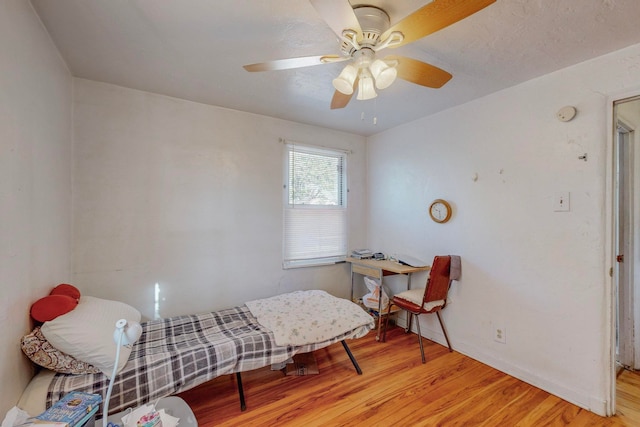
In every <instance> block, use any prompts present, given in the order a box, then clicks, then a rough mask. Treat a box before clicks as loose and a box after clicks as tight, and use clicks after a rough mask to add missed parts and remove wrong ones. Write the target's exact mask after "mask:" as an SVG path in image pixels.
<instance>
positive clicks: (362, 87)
mask: <svg viewBox="0 0 640 427" xmlns="http://www.w3.org/2000/svg"><path fill="white" fill-rule="evenodd" d="M376 96H378V94H377V93H376V90H375V88H374V86H373V78H372V77H371V76H361V77H360V80H359V81H358V96H357V97H356V99H358V100H359V101H366V100H367V99H373V98H375V97H376Z"/></svg>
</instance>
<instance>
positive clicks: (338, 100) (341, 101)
mask: <svg viewBox="0 0 640 427" xmlns="http://www.w3.org/2000/svg"><path fill="white" fill-rule="evenodd" d="M359 81H360V79H359V78H356V80H355V81H354V82H353V92H352V93H351V95H345V94H344V93H342V92H340V91H338V90H336V91H335V92H334V94H333V98H332V99H331V109H332V110H335V109H337V108H344V107H346V106H347V104H348V103H349V101H351V98H352V97H353V94H354V93H356V89H357V88H358V82H359Z"/></svg>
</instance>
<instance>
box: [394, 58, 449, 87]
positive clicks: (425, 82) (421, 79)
mask: <svg viewBox="0 0 640 427" xmlns="http://www.w3.org/2000/svg"><path fill="white" fill-rule="evenodd" d="M384 59H385V60H394V61H398V65H397V66H396V70H397V71H398V77H400V78H401V79H403V80H406V81H408V82H411V83H415V84H417V85H420V86H426V87H431V88H434V89H438V88H441V87H442V86H444V84H445V83H447V82H448V81H449V80H451V77H453V76H452V75H451V74H450V73H448V72H446V71H445V70H443V69H441V68H438V67H436V66H434V65H430V64H427V63H426V62H422V61H418V60H417V59H412V58H407V57H405V56H396V55H390V56H387V57H385V58H384Z"/></svg>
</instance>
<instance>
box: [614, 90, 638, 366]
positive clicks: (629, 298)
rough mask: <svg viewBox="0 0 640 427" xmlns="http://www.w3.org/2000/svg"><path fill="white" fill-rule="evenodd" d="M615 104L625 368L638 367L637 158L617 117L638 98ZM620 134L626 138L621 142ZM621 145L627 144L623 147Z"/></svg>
mask: <svg viewBox="0 0 640 427" xmlns="http://www.w3.org/2000/svg"><path fill="white" fill-rule="evenodd" d="M621 101H622V102H617V103H614V120H615V123H614V125H615V128H614V148H613V152H614V165H616V166H614V176H616V177H617V176H618V175H619V173H616V172H618V171H619V170H620V169H621V170H622V183H621V184H620V185H619V186H618V185H616V180H615V179H614V194H613V197H614V201H613V211H614V214H613V221H614V236H613V238H614V252H615V253H614V255H615V256H616V258H617V256H618V255H619V254H623V256H624V257H625V258H624V260H623V261H622V262H618V261H617V259H616V260H615V262H614V264H613V271H614V273H613V286H614V291H615V301H614V303H615V304H616V350H617V351H616V353H617V354H616V362H617V363H618V366H617V369H619V367H620V366H619V364H622V367H624V368H632V369H633V367H634V366H635V354H634V351H635V341H634V339H635V337H634V318H635V316H634V296H635V295H634V286H633V283H634V280H633V272H634V259H635V256H634V252H635V251H634V247H635V242H634V240H635V239H634V236H635V233H634V210H635V201H634V197H633V195H634V192H633V189H634V188H635V179H634V163H635V161H634V159H635V147H634V144H633V142H634V141H633V140H632V139H631V138H632V137H633V136H634V129H633V126H631V125H629V124H628V123H625V120H624V119H623V118H622V117H621V116H620V115H619V114H618V112H617V107H618V105H619V104H620V103H623V102H635V101H637V99H635V100H634V99H631V100H628V101H627V100H621ZM620 135H624V136H623V141H621V138H620ZM621 144H623V145H625V146H624V147H621Z"/></svg>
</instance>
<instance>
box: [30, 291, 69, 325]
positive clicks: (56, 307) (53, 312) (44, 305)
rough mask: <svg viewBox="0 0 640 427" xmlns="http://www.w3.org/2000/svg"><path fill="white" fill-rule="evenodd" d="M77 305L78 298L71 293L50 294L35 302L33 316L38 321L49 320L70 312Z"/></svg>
mask: <svg viewBox="0 0 640 427" xmlns="http://www.w3.org/2000/svg"><path fill="white" fill-rule="evenodd" d="M77 305H78V300H77V299H75V298H72V297H70V296H69V295H49V296H46V297H44V298H40V299H39V300H38V301H36V302H34V303H33V305H32V306H31V317H33V318H34V319H35V320H37V321H38V322H47V321H49V320H53V319H55V318H56V317H58V316H61V315H63V314H65V313H68V312H70V311H71V310H73V309H74V308H76V306H77Z"/></svg>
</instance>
